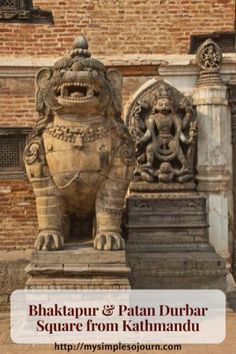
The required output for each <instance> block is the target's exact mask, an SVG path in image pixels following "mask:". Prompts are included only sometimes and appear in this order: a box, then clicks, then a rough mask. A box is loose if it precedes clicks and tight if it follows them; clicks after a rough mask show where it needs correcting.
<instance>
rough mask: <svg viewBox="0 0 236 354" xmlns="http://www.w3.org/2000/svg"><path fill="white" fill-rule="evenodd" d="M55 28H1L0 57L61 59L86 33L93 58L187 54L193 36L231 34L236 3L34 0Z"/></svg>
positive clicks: (205, 0) (212, 0)
mask: <svg viewBox="0 0 236 354" xmlns="http://www.w3.org/2000/svg"><path fill="white" fill-rule="evenodd" d="M34 5H35V6H36V5H38V6H40V7H41V8H42V9H51V10H52V11H53V15H54V20H55V24H54V25H47V24H34V25H32V24H5V23H1V24H0V42H1V46H0V55H1V56H9V54H10V55H16V56H27V55H30V56H38V55H42V56H50V55H59V56H60V55H63V54H64V53H65V52H66V51H67V49H68V47H70V46H71V43H72V42H73V40H74V38H75V36H77V35H78V34H81V33H85V34H86V36H87V38H88V39H89V42H90V46H91V49H92V52H93V54H105V55H116V54H120V55H122V54H130V53H186V52H187V49H188V44H189V38H190V35H191V34H194V33H203V32H212V31H227V30H228V31H232V30H233V27H234V0H116V1H115V0H113V1H111V0H84V1H81V0H70V1H69V0H67V1H62V0H61V1H60V0H59V1H58V0H41V1H40V0H34Z"/></svg>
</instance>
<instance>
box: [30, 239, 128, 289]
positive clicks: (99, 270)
mask: <svg viewBox="0 0 236 354" xmlns="http://www.w3.org/2000/svg"><path fill="white" fill-rule="evenodd" d="M26 272H27V273H28V274H29V275H30V278H29V280H28V281H27V283H26V288H28V289H32V288H33V289H35V288H48V289H129V288H130V285H129V280H128V277H129V273H130V268H129V267H128V266H127V265H126V257H125V251H116V252H112V251H106V252H104V251H97V250H95V249H94V248H93V247H92V244H90V243H86V244H81V245H79V246H78V244H77V245H76V246H74V245H72V244H68V245H65V248H64V250H63V251H51V252H47V251H36V250H34V251H33V254H32V259H31V263H30V264H29V265H28V266H27V268H26Z"/></svg>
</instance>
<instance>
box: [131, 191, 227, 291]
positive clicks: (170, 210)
mask: <svg viewBox="0 0 236 354" xmlns="http://www.w3.org/2000/svg"><path fill="white" fill-rule="evenodd" d="M149 186H150V188H151V187H152V186H151V185H150V184H147V188H149ZM131 187H132V186H131ZM133 188H134V187H133ZM126 228H127V234H128V245H127V259H128V261H129V265H130V267H131V269H132V273H131V287H132V288H139V289H148V288H152V289H186V288H188V289H221V290H223V291H225V286H226V273H227V271H226V262H225V260H224V259H223V258H221V257H220V256H218V255H217V254H216V252H215V250H214V248H213V247H212V246H211V245H210V244H209V242H208V231H207V229H208V224H207V214H206V199H205V198H204V197H201V196H199V195H198V193H196V192H179V193H176V192H171V193H167V192H164V193H163V192H156V193H140V192H138V193H137V192H131V194H130V196H129V198H128V200H127V220H126Z"/></svg>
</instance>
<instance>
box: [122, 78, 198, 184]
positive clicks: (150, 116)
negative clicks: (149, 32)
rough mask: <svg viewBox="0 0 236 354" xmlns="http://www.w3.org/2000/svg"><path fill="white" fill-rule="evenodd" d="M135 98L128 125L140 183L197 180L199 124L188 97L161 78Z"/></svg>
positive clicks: (135, 176)
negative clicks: (196, 155)
mask: <svg viewBox="0 0 236 354" xmlns="http://www.w3.org/2000/svg"><path fill="white" fill-rule="evenodd" d="M153 81H154V82H153V84H150V85H149V86H148V87H147V88H146V89H144V90H141V92H140V93H139V95H138V96H137V97H136V98H135V99H134V100H133V102H132V103H131V105H130V108H129V111H128V114H127V117H126V119H127V124H128V126H129V128H130V132H131V134H132V136H133V139H134V141H135V145H136V161H137V163H136V168H135V170H134V180H135V181H137V182H142V181H144V182H155V183H162V184H163V183H164V184H167V183H168V184H171V183H180V184H182V183H184V182H189V181H193V180H194V175H195V165H194V163H195V149H196V141H197V123H196V118H195V112H194V109H193V106H192V104H191V102H190V100H189V98H187V97H185V96H184V95H183V94H181V93H180V92H179V91H178V90H176V89H175V88H174V87H172V86H171V85H169V84H168V83H166V82H165V81H163V80H162V79H161V78H159V79H156V80H153Z"/></svg>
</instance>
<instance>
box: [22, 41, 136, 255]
mask: <svg viewBox="0 0 236 354" xmlns="http://www.w3.org/2000/svg"><path fill="white" fill-rule="evenodd" d="M121 90H122V76H121V74H120V73H119V72H118V71H117V70H115V69H110V70H106V69H105V67H104V65H103V64H102V63H101V62H100V61H98V60H96V59H93V58H91V55H90V53H89V50H88V44H87V41H86V39H85V38H84V37H83V36H81V37H79V38H77V39H76V40H75V42H74V46H73V50H72V51H71V53H70V56H68V57H65V58H63V59H60V60H58V61H57V62H56V63H55V65H54V67H53V68H43V69H41V70H39V72H38V73H37V75H36V108H37V112H38V119H37V121H36V124H35V126H34V128H33V131H32V134H31V136H30V138H29V141H28V144H27V146H26V148H25V151H24V161H25V165H26V172H27V175H28V178H29V181H30V183H31V184H32V187H33V190H34V194H35V197H36V207H37V216H38V224H39V233H38V236H37V239H36V243H35V247H36V249H38V250H53V249H56V250H59V249H62V248H63V244H64V239H69V240H70V238H72V240H73V237H74V238H77V237H82V236H83V235H85V234H86V235H87V234H89V233H90V234H91V236H92V235H93V244H94V247H95V248H96V249H98V250H120V249H123V248H124V247H125V242H124V239H123V238H122V236H121V230H120V225H121V218H122V210H123V205H124V199H125V195H126V193H127V189H128V185H129V182H130V179H131V176H132V173H133V168H134V159H135V157H134V146H133V141H132V138H131V135H130V134H129V132H128V129H127V128H126V127H125V125H124V123H123V121H122V119H121V118H120V114H121V109H122V102H121ZM81 235H82V236H81Z"/></svg>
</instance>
